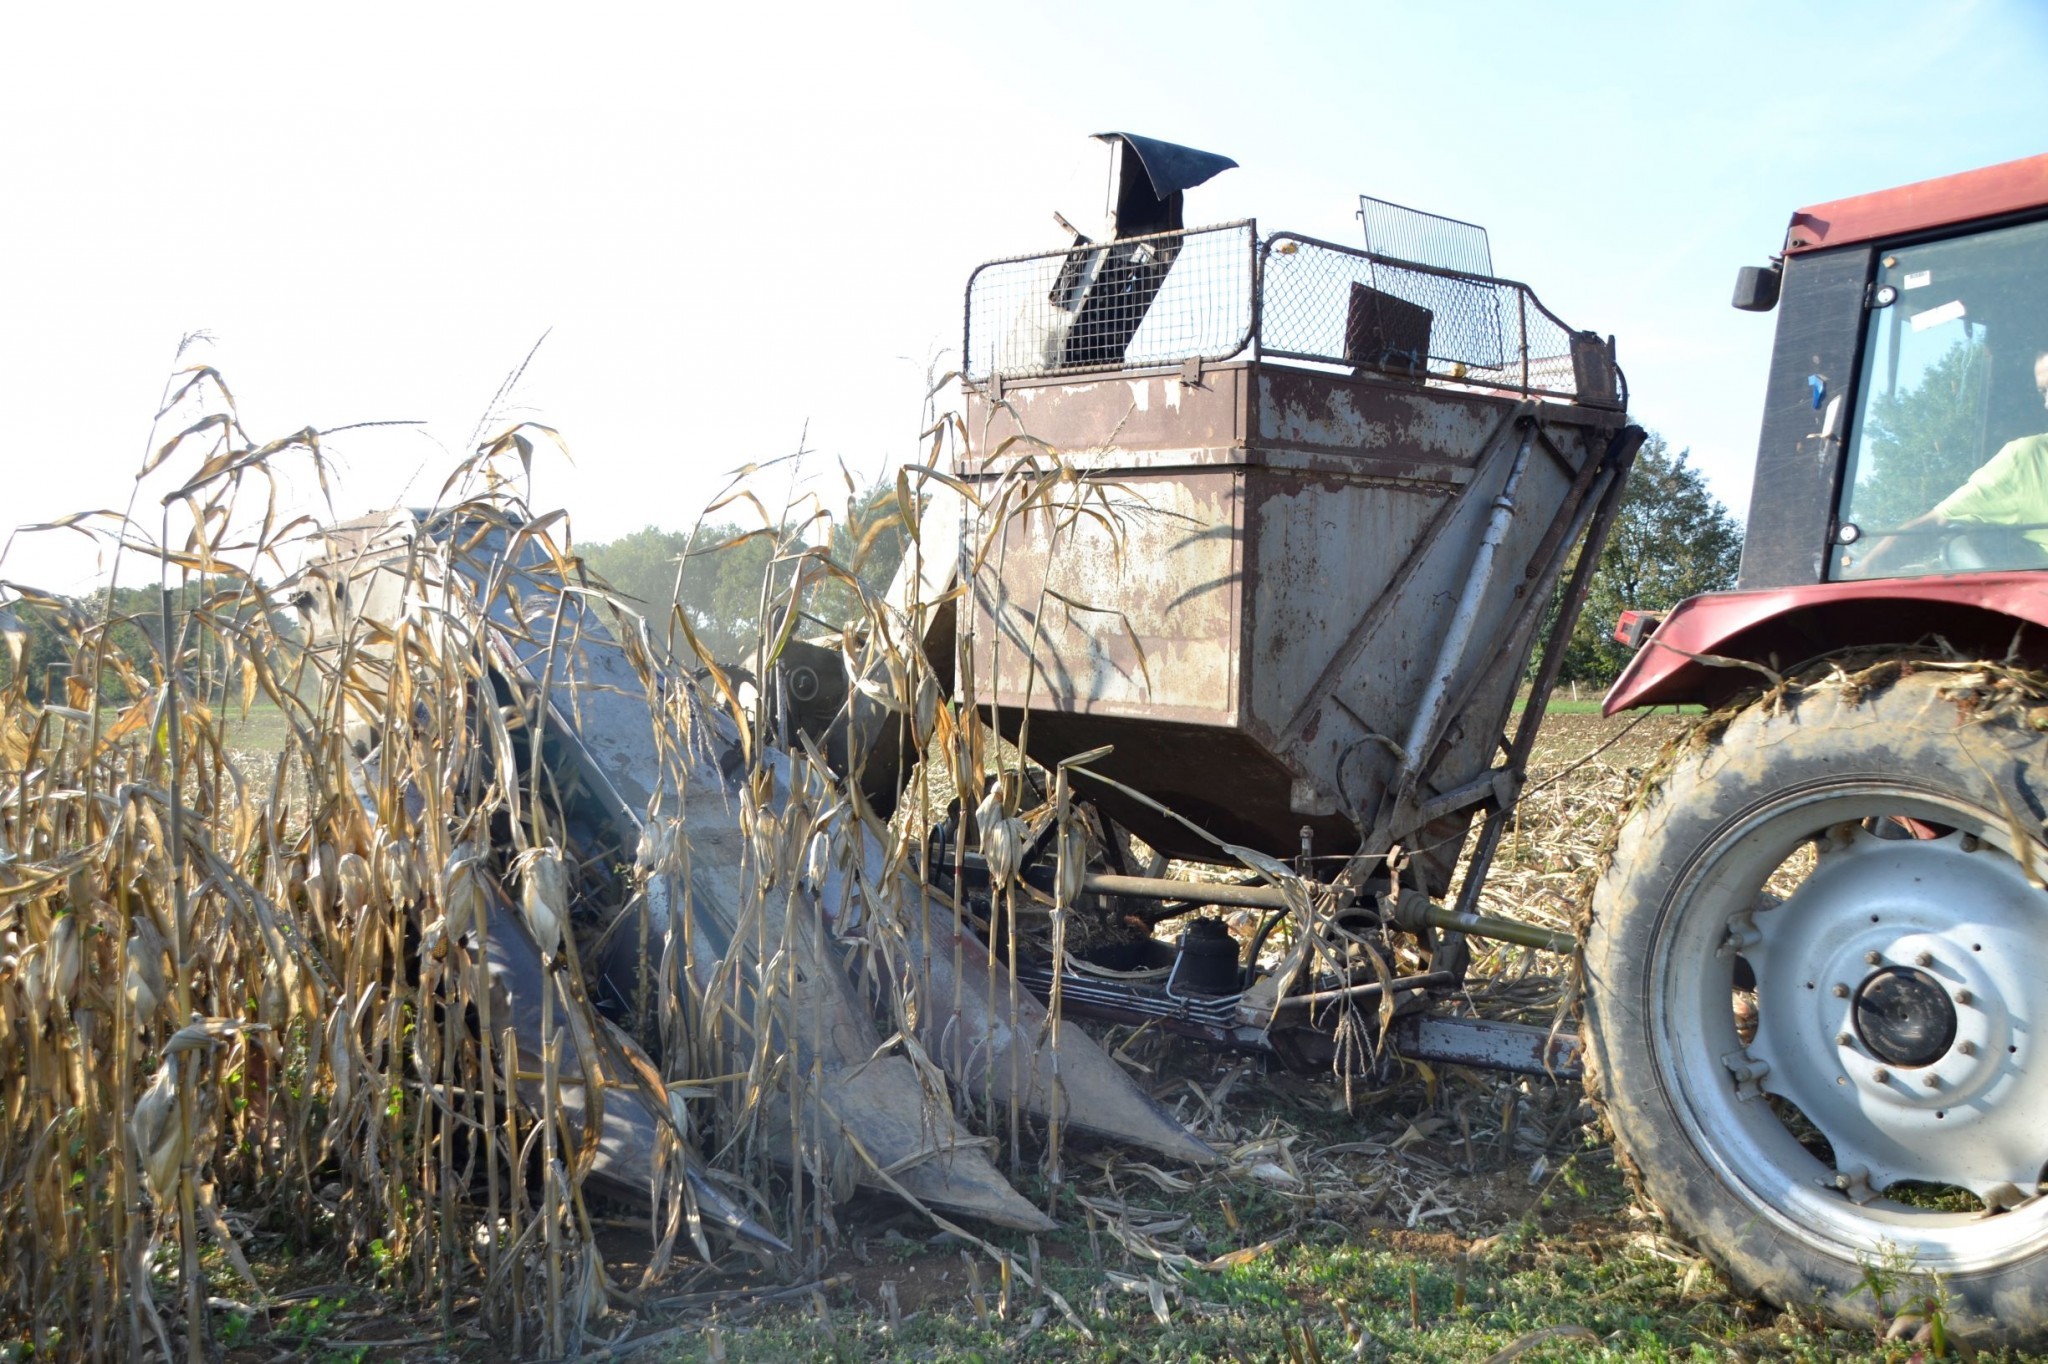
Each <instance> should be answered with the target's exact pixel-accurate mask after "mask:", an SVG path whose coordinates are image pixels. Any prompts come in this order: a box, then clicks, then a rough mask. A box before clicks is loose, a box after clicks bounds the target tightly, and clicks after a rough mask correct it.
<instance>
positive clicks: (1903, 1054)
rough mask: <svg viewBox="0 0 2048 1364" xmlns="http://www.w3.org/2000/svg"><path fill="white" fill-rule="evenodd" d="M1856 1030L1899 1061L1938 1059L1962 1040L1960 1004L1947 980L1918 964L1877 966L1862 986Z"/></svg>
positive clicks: (1914, 1063)
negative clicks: (1945, 983)
mask: <svg viewBox="0 0 2048 1364" xmlns="http://www.w3.org/2000/svg"><path fill="white" fill-rule="evenodd" d="M1852 1012H1853V1014H1854V1017H1855V1020H1856V1035H1857V1036H1858V1037H1859V1038H1861V1039H1862V1040H1863V1045H1864V1046H1865V1047H1867V1048H1868V1049H1869V1050H1870V1053H1871V1054H1872V1055H1873V1056H1876V1057H1877V1058H1878V1059H1879V1060H1881V1061H1888V1062H1890V1063H1891V1064H1892V1065H1895V1066H1905V1067H1919V1066H1926V1065H1932V1064H1933V1063H1934V1062H1936V1061H1939V1060H1940V1059H1941V1058H1942V1057H1944V1056H1946V1055H1948V1050H1949V1048H1950V1047H1951V1046H1953V1045H1954V1044H1955V1040H1956V1006H1955V1001H1954V1000H1953V999H1951V998H1950V997H1949V993H1948V991H1947V990H1945V989H1943V988H1942V985H1941V982H1940V981H1938V980H1936V979H1935V978H1934V977H1933V976H1930V975H1928V974H1927V973H1926V972H1925V971H1922V970H1920V969H1919V968H1918V967H1914V966H1887V967H1885V968H1883V969H1882V970H1879V971H1874V972H1872V973H1871V974H1870V976H1869V977H1868V978H1867V979H1865V980H1864V982H1863V984H1862V986H1861V987H1859V988H1858V989H1857V991H1856V995H1855V1007H1854V1009H1853V1011H1852Z"/></svg>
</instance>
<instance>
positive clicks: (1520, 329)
mask: <svg viewBox="0 0 2048 1364" xmlns="http://www.w3.org/2000/svg"><path fill="white" fill-rule="evenodd" d="M1375 202H1377V201H1375ZM1401 212H1402V213H1403V214H1409V215H1411V216H1412V217H1414V218H1429V217H1430V216H1431V215H1428V214H1413V213H1412V211H1411V210H1406V209H1403V210H1401ZM1436 221H1437V222H1438V223H1448V224H1451V225H1452V226H1454V227H1467V226H1469V224H1458V223H1456V222H1455V220H1452V219H1437V220H1436ZM1413 230H1415V231H1422V230H1424V229H1423V228H1421V227H1416V228H1414V229H1413ZM1429 230H1434V229H1429ZM1483 238H1484V234H1483V233H1481V241H1480V242H1479V245H1478V247H1477V249H1478V250H1479V251H1481V252H1484V250H1485V243H1484V240H1483ZM1410 245H1411V247H1413V246H1415V243H1413V242H1411V243H1410ZM1422 245H1424V246H1427V245H1428V243H1423V244H1422ZM1455 245H1456V243H1455V242H1451V243H1450V245H1445V244H1444V243H1437V247H1436V248H1433V249H1439V250H1440V254H1441V251H1447V250H1451V249H1452V247H1454V246H1455ZM1461 249H1467V250H1470V249H1472V248H1471V243H1469V242H1467V243H1466V244H1465V247H1464V248H1461ZM966 323H967V329H966V336H965V338H964V344H963V351H964V353H965V356H966V371H967V375H968V377H969V378H971V379H974V380H977V381H978V380H983V379H987V378H990V377H991V376H998V375H999V376H1001V377H1003V378H1014V379H1022V378H1031V377H1035V376H1040V375H1052V374H1075V373H1087V372H1090V371H1097V370H1114V369H1137V368H1143V367H1146V366H1159V365H1175V364H1179V363H1181V362H1182V361H1185V360H1202V361H1219V360H1227V359H1229V358H1231V357H1232V356H1234V355H1237V354H1239V353H1240V352H1242V351H1244V350H1245V349H1246V348H1247V347H1248V346H1252V345H1254V343H1256V347H1257V353H1258V354H1261V355H1265V356H1270V357H1273V358H1275V359H1290V360H1307V361H1313V362H1316V363H1321V364H1330V365H1342V366H1345V367H1347V368H1350V369H1353V370H1358V371H1368V372H1374V373H1379V374H1387V375H1393V376H1397V377H1403V378H1408V379H1412V380H1416V381H1432V382H1438V383H1444V382H1449V383H1456V384H1465V385H1470V386H1472V387H1476V388H1482V389H1499V390H1512V391H1515V392H1520V393H1529V394H1535V395H1537V396H1542V397H1554V398H1563V399H1566V400H1568V401H1577V402H1590V403H1597V404H1602V405H1614V404H1616V403H1618V402H1620V401H1621V397H1620V393H1619V387H1618V385H1619V375H1618V374H1617V373H1616V372H1615V370H1614V368H1613V359H1612V356H1611V355H1610V354H1609V353H1608V352H1607V351H1606V349H1605V348H1604V347H1602V346H1601V345H1600V344H1599V343H1598V341H1597V340H1596V339H1595V338H1592V337H1590V336H1589V335H1584V334H1575V333H1574V332H1573V331H1572V330H1571V329H1570V328H1569V327H1567V326H1565V324H1564V323H1563V322H1561V321H1560V320H1559V319H1558V318H1557V317H1556V316H1555V315H1554V314H1552V313H1551V312H1550V311H1549V310H1548V309H1546V308H1544V306H1543V305H1542V304H1541V303H1539V302H1537V300H1536V296H1535V295H1534V294H1532V293H1531V292H1530V291H1529V289H1528V287H1527V286H1526V285H1522V284H1517V283H1514V282H1513V281H1511V280H1501V279H1494V278H1492V277H1491V276H1488V275H1486V274H1484V273H1479V272H1473V271H1462V270H1454V269H1449V268H1445V267H1439V266H1432V265H1426V264H1420V263H1417V262H1414V261H1410V260H1394V259H1389V258H1387V257H1385V256H1382V255H1378V254H1375V253H1372V252H1367V251H1359V250H1356V249H1354V248H1352V247H1348V246H1338V245H1336V244H1335V243H1333V242H1325V241H1318V240H1316V239H1315V238H1313V237H1303V236H1299V235H1296V234H1294V233H1291V232H1282V233H1275V234H1274V235H1273V236H1271V237H1269V238H1267V239H1266V240H1265V241H1264V242H1260V241H1259V239H1258V231H1257V227H1256V226H1255V225H1254V224H1253V223H1250V222H1241V223H1230V224H1227V225H1225V226H1222V227H1205V228H1196V229H1193V230H1190V231H1186V232H1162V233H1158V234H1156V235H1154V236H1149V237H1135V238H1131V239H1129V240H1127V241H1117V242H1088V243H1085V244H1077V245H1076V246H1074V247H1072V248H1071V249H1069V250H1065V251H1046V252H1041V253H1039V254H1036V255H1030V256H1013V257H1010V258H1008V259H1005V260H997V261H990V262H989V263H988V264H986V265H983V266H981V267H980V268H979V269H977V270H976V271H975V272H974V274H973V275H972V276H971V277H970V278H969V279H968V283H967V317H966Z"/></svg>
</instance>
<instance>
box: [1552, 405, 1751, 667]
mask: <svg viewBox="0 0 2048 1364" xmlns="http://www.w3.org/2000/svg"><path fill="white" fill-rule="evenodd" d="M1690 454H1691V452H1690V451H1689V450H1680V451H1679V452H1678V453H1676V454H1673V453H1672V452H1671V449H1670V447H1669V446H1668V445H1667V444H1666V443H1665V441H1664V438H1663V437H1662V436H1658V435H1654V434H1653V435H1651V437H1650V438H1649V439H1648V440H1646V441H1644V442H1643V448H1642V450H1641V451H1640V452H1639V453H1638V454H1637V455H1636V464H1635V469H1634V471H1633V472H1631V473H1630V475H1629V481H1628V490H1627V491H1626V492H1625V493H1623V494H1622V499H1621V509H1620V511H1619V513H1618V514H1617V515H1616V517H1615V521H1614V528H1613V529H1612V530H1611V531H1610V532H1609V533H1608V537H1607V547H1606V549H1604V550H1603V551H1602V552H1601V555H1600V566H1599V569H1598V570H1597V571H1596V572H1595V573H1594V575H1593V584H1592V587H1591V589H1590V590H1589V591H1588V592H1587V594H1586V605H1585V608H1584V609H1583V610H1582V611H1580V613H1579V620H1578V624H1577V626H1576V627H1575V628H1574V629H1573V631H1572V637H1571V642H1570V644H1569V646H1568V647H1567V649H1566V651H1565V662H1564V672H1563V676H1564V678H1565V679H1566V680H1569V681H1578V682H1592V683H1596V684H1598V685H1601V686H1605V685H1606V684H1607V683H1609V682H1612V681H1613V680H1614V678H1615V677H1616V676H1617V675H1618V674H1619V673H1620V672H1621V669H1622V667H1623V666H1624V665H1625V664H1626V663H1627V662H1628V659H1629V653H1628V650H1626V649H1624V648H1623V647H1622V646H1621V645H1619V644H1617V643H1615V642H1614V634H1613V632H1614V623H1615V621H1616V620H1617V619H1618V618H1619V617H1620V615H1621V613H1622V612H1623V611H1628V610H1637V611H1663V610H1667V609H1669V608H1670V607H1673V606H1676V605H1677V604H1678V603H1679V602H1681V601H1683V600H1685V598H1687V597H1690V596H1693V595H1694V594H1696V593H1700V592H1718V591H1722V590H1725V589H1727V588H1730V587H1733V586H1734V585H1735V572H1736V568H1737V567H1738V565H1739V564H1740V562H1741V559H1742V523H1741V522H1739V521H1737V520H1736V519H1735V518H1734V517H1733V516H1731V515H1730V514H1729V512H1728V509H1727V508H1726V507H1724V506H1722V505H1721V502H1720V499H1718V498H1716V497H1715V496H1714V495H1713V494H1712V493H1711V492H1709V491H1708V490H1707V485H1706V480H1705V479H1703V478H1702V477H1701V476H1700V472H1699V470H1697V469H1695V468H1693V467H1692V465H1691V464H1690V463H1688V462H1687V457H1688V456H1689V455H1690Z"/></svg>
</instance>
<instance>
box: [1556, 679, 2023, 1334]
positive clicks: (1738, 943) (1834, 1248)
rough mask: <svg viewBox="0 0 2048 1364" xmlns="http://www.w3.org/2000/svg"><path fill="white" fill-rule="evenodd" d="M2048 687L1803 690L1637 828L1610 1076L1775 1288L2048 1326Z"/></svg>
mask: <svg viewBox="0 0 2048 1364" xmlns="http://www.w3.org/2000/svg"><path fill="white" fill-rule="evenodd" d="M2038 700H2039V698H2038V697H2035V696H2032V695H2030V694H2029V691H2028V689H2027V688H2026V687H2024V686H2022V685H2019V684H2018V683H2017V682H2016V681H2015V680H2014V679H2011V678H2009V677H2007V676H2005V675H2003V674H2002V673H2001V672H2000V671H1999V670H1997V669H1995V668H1985V669H1982V670H1976V671H1969V670H1963V671H1958V670H1954V669H1949V668H1940V669H1935V668H1927V669H1923V670H1921V671H1917V672H1914V671H1912V670H1911V668H1910V666H1907V667H1898V666H1892V665H1887V666H1885V667H1881V668H1879V669H1876V670H1874V671H1871V672H1866V673H1864V674H1862V675H1860V676H1859V677H1858V678H1857V679H1855V680H1850V679H1847V678H1844V677H1842V676H1840V675H1837V676H1836V677H1835V678H1834V679H1833V680H1832V681H1826V682H1820V683H1817V684H1815V685H1813V686H1810V687H1805V688H1799V687H1794V688H1791V689H1789V690H1787V691H1786V692H1785V693H1784V694H1783V695H1781V696H1778V697H1776V698H1765V699H1764V700H1761V701H1758V702H1757V703H1755V704H1754V705H1752V706H1750V707H1749V708H1748V709H1747V710H1744V711H1742V712H1741V713H1740V714H1738V715H1737V716H1736V717H1735V718H1734V719H1733V721H1732V722H1730V723H1729V724H1728V725H1727V726H1726V728H1725V729H1723V730H1722V731H1721V732H1720V733H1719V735H1718V736H1716V737H1714V738H1713V739H1712V740H1711V742H1709V741H1708V740H1707V739H1706V736H1705V734H1704V732H1703V734H1702V735H1701V736H1698V737H1697V738H1696V741H1695V742H1694V743H1693V744H1692V745H1691V746H1690V747H1689V749H1687V750H1686V751H1685V752H1684V754H1683V755H1682V756H1681V757H1679V758H1678V759H1677V761H1676V762H1675V764H1674V765H1673V766H1672V767H1671V768H1670V770H1669V771H1668V773H1667V775H1666V776H1665V777H1664V779H1663V781H1662V784H1661V786H1660V787H1659V788H1658V789H1656V790H1654V791H1652V792H1651V793H1649V794H1648V795H1647V797H1646V798H1645V800H1644V801H1643V802H1642V803H1641V804H1640V806H1639V808H1638V809H1637V811H1636V813H1635V814H1634V815H1632V816H1631V817H1630V818H1629V819H1628V820H1627V821H1626V823H1625V824H1624V826H1623V828H1622V830H1621V832H1620V834H1619V836H1618V839H1617V842H1616V844H1615V847H1614V849H1613V857H1612V861H1611V863H1610V864H1609V866H1608V868H1607V870H1606V871H1605V872H1604V874H1603V875H1602V877H1601V879H1600V881H1599V883H1598V885H1597V887H1596V889H1595V892H1594V895H1593V902H1592V921H1591V924H1590V925H1589V928H1588V933H1587V939H1586V945H1585V981H1586V1013H1587V1023H1588V1033H1589V1053H1590V1054H1589V1057H1588V1063H1589V1064H1588V1075H1587V1080H1588V1088H1589V1090H1590V1091H1591V1092H1592V1093H1593V1095H1594V1097H1595V1100H1596V1102H1597V1103H1598V1104H1599V1106H1600V1108H1601V1109H1602V1111H1603V1112H1604V1114H1605V1116H1606V1119H1607V1122H1608V1124H1609V1126H1610V1128H1611V1130H1612V1132H1613V1135H1614V1140H1615V1146H1616V1149H1617V1151H1618V1153H1619V1154H1620V1156H1621V1157H1622V1159H1623V1161H1624V1163H1625V1166H1626V1168H1628V1169H1629V1170H1630V1172H1631V1174H1632V1175H1633V1177H1634V1179H1635V1181H1636V1184H1637V1187H1638V1189H1639V1191H1640V1192H1641V1193H1642V1194H1643V1195H1644V1196H1645V1197H1646V1198H1647V1199H1648V1200H1649V1201H1650V1202H1651V1203H1652V1204H1653V1205H1654V1206H1655V1208H1656V1209H1657V1210H1658V1211H1659V1212H1660V1213H1661V1214H1662V1216H1663V1217H1664V1218H1665V1219H1666V1221H1667V1222H1668V1223H1669V1224H1670V1225H1671V1226H1672V1227H1673V1229H1675V1230H1676V1231H1678V1232H1679V1233H1680V1234H1682V1235H1684V1236H1686V1237H1688V1238H1690V1239H1691V1240H1692V1241H1693V1242H1694V1243H1695V1244H1696V1245H1698V1246H1699V1247H1700V1248H1701V1249H1702V1250H1704V1251H1706V1252H1707V1253H1708V1254H1709V1255H1711V1256H1712V1257H1713V1258H1714V1259H1716V1260H1717V1261H1718V1262H1719V1263H1720V1264H1721V1265H1722V1266H1723V1267H1724V1268H1725V1269H1726V1270H1727V1271H1728V1273H1729V1274H1730V1276H1731V1277H1732V1278H1733V1279H1734V1280H1735V1282H1736V1283H1737V1284H1739V1285H1740V1286H1742V1287H1743V1288H1745V1289H1747V1290H1749V1291H1752V1292H1754V1293H1756V1294H1758V1295H1760V1296H1762V1297H1765V1298H1768V1299H1771V1300H1772V1301H1774V1302H1777V1303H1779V1304H1781V1305H1786V1306H1800V1307H1811V1306H1815V1305H1817V1306H1819V1307H1820V1309H1821V1310H1822V1311H1824V1312H1825V1313H1827V1314H1829V1315H1830V1316H1832V1317H1834V1318H1836V1319H1838V1320H1846V1321H1853V1322H1864V1323H1870V1322H1875V1321H1877V1320H1879V1319H1881V1317H1882V1316H1883V1315H1884V1314H1886V1313H1892V1312H1898V1311H1900V1310H1901V1309H1902V1308H1904V1307H1906V1306H1908V1305H1909V1303H1911V1304H1924V1303H1926V1302H1927V1301H1928V1300H1929V1299H1930V1298H1931V1299H1932V1301H1934V1302H1935V1303H1938V1304H1941V1305H1942V1307H1941V1310H1943V1311H1945V1313H1946V1314H1947V1317H1948V1320H1949V1324H1950V1328H1951V1329H1952V1330H1953V1331H1955V1332H1957V1333H1959V1334H1960V1335H1961V1336H1962V1337H1963V1338H1965V1339H1976V1340H1985V1341H1995V1342H1997V1343H2000V1344H2004V1345H2012V1346H2021V1347H2037V1348H2038V1347H2040V1346H2043V1345H2048V1198H2044V1197H2042V1196H2041V1192H2042V1184H2041V1179H2042V1175H2043V1164H2044V1161H2048V892H2044V891H2043V890H2042V889H2041V887H2040V878H2041V876H2042V874H2043V872H2044V871H2048V846H2044V843H2043V823H2042V821H2043V818H2044V816H2048V736H2044V735H2043V734H2041V733H2040V732H2038V731H2037V729H2036V728H2035V722H2036V721H2038V720H2040V719H2042V718H2044V717H2048V711H2044V710H2042V709H2040V708H2039V707H2038ZM1873 1271H1875V1272H1873ZM1887 1283H1888V1284H1890V1285H1892V1286H1891V1287H1889V1288H1888V1289H1887V1301H1885V1302H1883V1303H1880V1302H1878V1301H1877V1300H1876V1296H1875V1295H1874V1293H1873V1291H1872V1287H1873V1284H1877V1285H1879V1286H1884V1285H1886V1284H1887Z"/></svg>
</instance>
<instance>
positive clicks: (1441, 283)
mask: <svg viewBox="0 0 2048 1364" xmlns="http://www.w3.org/2000/svg"><path fill="white" fill-rule="evenodd" d="M1260 270H1261V276H1262V281H1263V290H1262V298H1261V304H1260V318H1259V347H1260V351H1261V353H1263V354H1265V355H1269V356H1275V357H1280V358H1289V359H1297V360H1313V361H1321V362H1324V363H1328V364H1339V365H1348V366H1351V367H1353V368H1359V369H1371V370H1377V371H1380V372H1385V373H1394V374H1409V375H1413V376H1415V377H1418V378H1435V379H1451V380H1456V381H1458V382H1461V383H1468V384H1472V385H1475V386H1478V387H1495V388H1503V389H1515V390H1519V391H1523V392H1533V393H1539V394H1547V395H1551V396H1557V397H1563V398H1576V397H1578V396H1580V395H1579V388H1580V384H1579V380H1578V376H1577V372H1576V371H1575V368H1574V361H1573V343H1572V332H1571V329H1570V328H1568V327H1566V326H1565V325H1564V324H1563V323H1562V322H1560V321H1559V320H1558V319H1557V318H1556V317H1554V316H1552V315H1551V314H1550V312H1549V311H1548V310H1546V309H1545V308H1544V307H1543V305H1542V304H1540V303H1538V302H1537V301H1536V299H1535V296H1534V295H1533V294H1531V293H1530V292H1529V290H1528V287H1527V286H1525V285H1521V284H1516V283H1514V282H1512V281H1509V280H1498V279H1491V278H1488V277H1486V276H1483V275H1471V274H1465V273H1461V272H1457V271H1452V270H1446V269H1434V268H1430V267H1426V266H1421V265H1411V264H1403V263H1397V262H1393V261H1388V260H1385V259H1382V258H1380V257H1378V256H1375V255H1371V254H1369V253H1367V252H1364V251H1357V250H1353V249H1352V248H1350V247H1344V246H1338V245H1335V244H1334V243H1331V242H1322V241H1316V240H1315V239H1313V238H1309V237H1299V236H1295V235H1294V234H1292V233H1276V234H1275V235H1274V236H1272V237H1270V238H1268V239H1267V241H1266V242H1265V245H1264V247H1263V249H1262V252H1261V258H1260ZM1582 363H1583V361H1582ZM1588 396H1592V395H1588Z"/></svg>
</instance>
